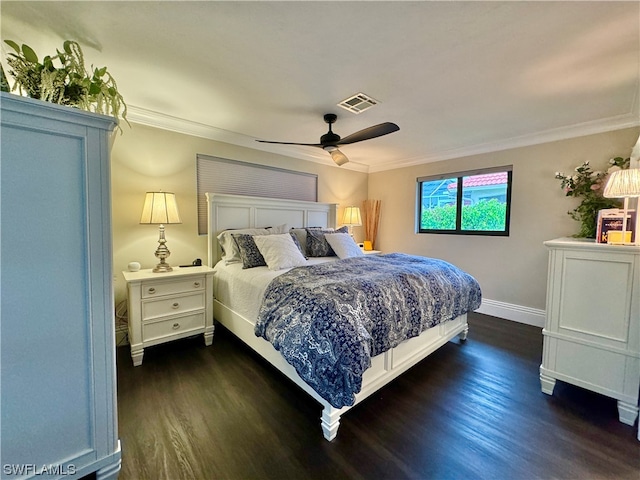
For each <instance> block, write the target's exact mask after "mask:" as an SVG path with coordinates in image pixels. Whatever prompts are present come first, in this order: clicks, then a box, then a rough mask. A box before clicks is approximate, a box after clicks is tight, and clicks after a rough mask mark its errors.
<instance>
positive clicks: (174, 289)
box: [142, 276, 204, 298]
mask: <svg viewBox="0 0 640 480" xmlns="http://www.w3.org/2000/svg"><path fill="white" fill-rule="evenodd" d="M194 290H204V276H198V277H190V278H185V279H172V280H171V282H158V283H145V284H144V285H143V286H142V298H152V297H161V296H163V295H172V294H174V293H184V292H191V291H194Z"/></svg>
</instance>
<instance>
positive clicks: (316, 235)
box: [306, 226, 349, 257]
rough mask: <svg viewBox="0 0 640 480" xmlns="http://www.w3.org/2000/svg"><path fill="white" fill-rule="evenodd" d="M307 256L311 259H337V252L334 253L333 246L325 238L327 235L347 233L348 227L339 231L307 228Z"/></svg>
mask: <svg viewBox="0 0 640 480" xmlns="http://www.w3.org/2000/svg"><path fill="white" fill-rule="evenodd" d="M306 231H307V255H308V256H310V257H335V256H336V252H334V251H333V249H332V248H331V245H329V244H328V243H327V240H326V239H325V238H324V235H325V233H347V232H348V231H349V229H348V227H346V226H345V227H340V228H339V229H337V230H334V229H333V228H327V229H322V228H307V229H306Z"/></svg>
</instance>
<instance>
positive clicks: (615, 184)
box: [603, 168, 640, 198]
mask: <svg viewBox="0 0 640 480" xmlns="http://www.w3.org/2000/svg"><path fill="white" fill-rule="evenodd" d="M603 195H604V196H605V197H607V198H629V197H640V169H638V168H628V169H626V170H617V171H615V172H613V173H611V175H609V180H608V181H607V185H606V186H605V187H604V192H603Z"/></svg>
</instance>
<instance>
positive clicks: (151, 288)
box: [147, 287, 156, 293]
mask: <svg viewBox="0 0 640 480" xmlns="http://www.w3.org/2000/svg"><path fill="white" fill-rule="evenodd" d="M147 292H149V293H156V289H155V288H153V287H150V288H149V290H147Z"/></svg>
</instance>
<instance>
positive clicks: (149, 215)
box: [140, 192, 182, 273]
mask: <svg viewBox="0 0 640 480" xmlns="http://www.w3.org/2000/svg"><path fill="white" fill-rule="evenodd" d="M140 223H141V224H145V225H160V238H159V239H158V249H157V250H156V257H158V258H159V259H160V263H158V265H156V267H155V268H154V269H153V271H154V272H156V273H158V272H160V273H162V272H170V271H171V270H173V269H172V268H171V265H169V264H168V263H167V262H166V261H165V260H166V258H167V257H168V256H169V255H171V252H170V251H169V249H168V248H167V245H166V243H167V240H166V239H165V237H164V226H165V225H168V224H174V223H182V221H181V220H180V213H178V204H177V203H176V196H175V194H173V193H169V192H147V195H146V197H145V199H144V207H142V216H141V217H140Z"/></svg>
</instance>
